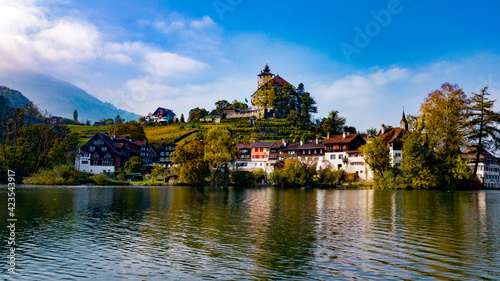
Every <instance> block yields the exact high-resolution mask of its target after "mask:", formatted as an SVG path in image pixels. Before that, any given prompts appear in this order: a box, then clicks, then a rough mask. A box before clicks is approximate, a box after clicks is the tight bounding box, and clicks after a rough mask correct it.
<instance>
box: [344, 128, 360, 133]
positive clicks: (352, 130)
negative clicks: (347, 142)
mask: <svg viewBox="0 0 500 281" xmlns="http://www.w3.org/2000/svg"><path fill="white" fill-rule="evenodd" d="M344 132H346V133H349V134H356V133H357V130H356V128H355V127H353V126H344Z"/></svg>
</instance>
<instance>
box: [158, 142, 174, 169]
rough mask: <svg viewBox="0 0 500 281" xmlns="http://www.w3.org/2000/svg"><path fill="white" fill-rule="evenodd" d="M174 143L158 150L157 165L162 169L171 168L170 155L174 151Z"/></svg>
mask: <svg viewBox="0 0 500 281" xmlns="http://www.w3.org/2000/svg"><path fill="white" fill-rule="evenodd" d="M175 146H176V144H175V143H167V144H164V145H162V146H161V147H160V148H158V154H159V157H160V158H159V160H158V163H159V164H160V165H162V166H163V167H167V168H170V167H172V158H171V157H172V153H173V152H174V150H175Z"/></svg>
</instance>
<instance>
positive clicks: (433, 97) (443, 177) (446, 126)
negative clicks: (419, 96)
mask: <svg viewBox="0 0 500 281" xmlns="http://www.w3.org/2000/svg"><path fill="white" fill-rule="evenodd" d="M467 102H468V100H467V98H466V96H465V94H464V92H463V91H462V89H460V88H459V87H458V86H457V85H451V84H449V83H445V84H443V85H442V86H441V89H439V90H436V91H434V92H432V93H430V94H429V95H428V97H427V98H426V99H425V101H424V103H423V104H422V106H421V107H420V116H419V119H418V120H419V121H418V122H419V125H417V127H420V128H421V132H423V133H425V134H426V142H428V153H430V154H431V157H426V158H425V159H432V161H433V162H427V163H426V165H427V166H426V167H424V168H428V169H429V170H428V172H429V173H430V175H429V177H428V178H432V179H435V180H436V182H437V186H439V187H442V188H453V187H459V186H460V183H461V182H462V181H463V180H464V179H467V178H468V175H466V172H465V174H464V167H466V164H465V162H464V161H462V160H460V156H461V148H462V147H463V146H464V144H465V133H466V130H465V129H466V124H465V121H466V110H467ZM405 157H406V155H405ZM422 171H427V170H426V169H423V170H422Z"/></svg>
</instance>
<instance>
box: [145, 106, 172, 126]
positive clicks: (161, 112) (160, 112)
mask: <svg viewBox="0 0 500 281" xmlns="http://www.w3.org/2000/svg"><path fill="white" fill-rule="evenodd" d="M175 116H176V115H175V113H174V112H173V111H172V110H170V109H168V108H163V107H158V108H157V109H156V110H155V112H153V114H150V115H148V116H146V117H145V120H146V122H149V121H154V122H157V123H167V122H170V121H174V120H175Z"/></svg>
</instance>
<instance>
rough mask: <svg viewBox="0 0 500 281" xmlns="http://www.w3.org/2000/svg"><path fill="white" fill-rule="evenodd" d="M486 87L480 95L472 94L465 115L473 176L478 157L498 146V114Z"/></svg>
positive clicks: (499, 138)
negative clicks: (471, 153)
mask: <svg viewBox="0 0 500 281" xmlns="http://www.w3.org/2000/svg"><path fill="white" fill-rule="evenodd" d="M489 95H490V94H489V93H488V87H487V86H486V87H484V88H483V89H482V90H481V93H479V94H476V93H473V96H472V97H471V98H470V105H469V108H468V113H467V117H468V118H467V124H466V125H467V127H468V129H469V131H468V134H467V138H468V140H469V141H470V142H471V145H470V147H472V148H473V150H472V152H473V153H475V156H476V162H475V164H474V170H473V173H472V174H473V175H474V176H476V174H477V167H478V164H479V157H480V156H481V153H483V152H484V151H485V150H488V149H491V148H495V149H498V148H499V147H500V146H499V145H500V129H499V124H500V112H495V111H494V110H493V105H494V103H495V100H489V98H488V96H489Z"/></svg>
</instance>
